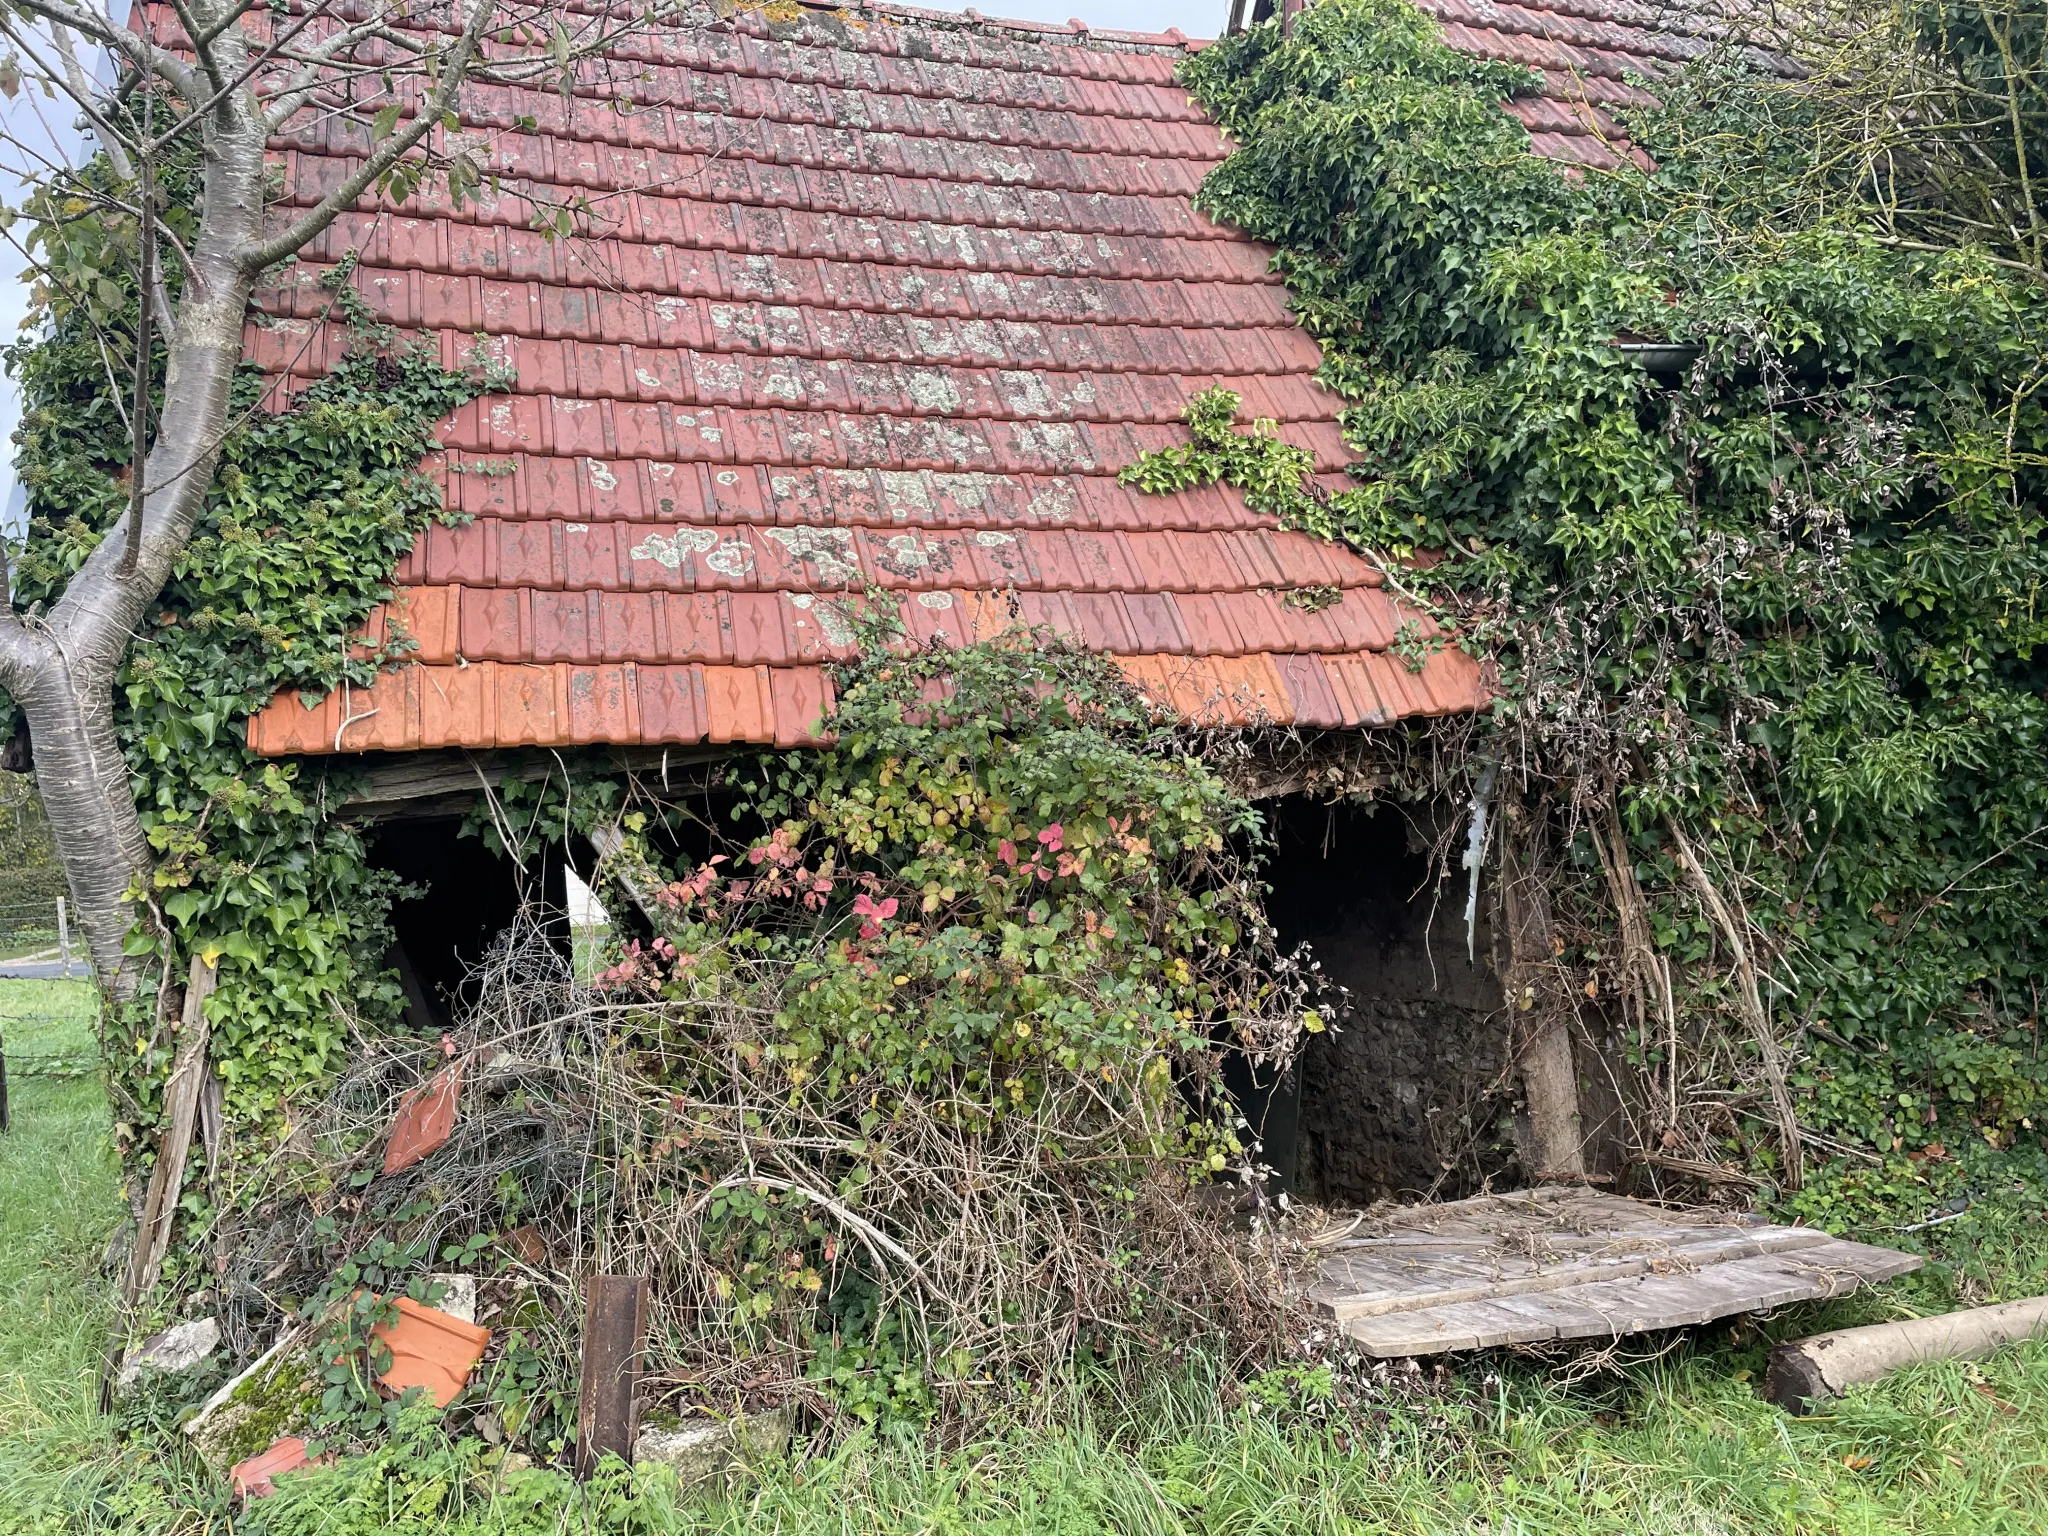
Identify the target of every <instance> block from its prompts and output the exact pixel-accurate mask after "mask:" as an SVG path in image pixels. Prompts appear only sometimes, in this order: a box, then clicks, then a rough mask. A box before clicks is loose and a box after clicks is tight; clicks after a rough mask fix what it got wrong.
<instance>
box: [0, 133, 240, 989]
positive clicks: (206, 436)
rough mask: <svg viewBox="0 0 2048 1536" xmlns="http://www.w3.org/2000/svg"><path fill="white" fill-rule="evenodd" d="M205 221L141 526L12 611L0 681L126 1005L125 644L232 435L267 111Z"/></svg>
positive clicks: (222, 178) (224, 161) (135, 872)
mask: <svg viewBox="0 0 2048 1536" xmlns="http://www.w3.org/2000/svg"><path fill="white" fill-rule="evenodd" d="M204 197H205V207H206V213H207V218H206V223H205V225H204V228H203V230H202V233H201V235H200V238H199V240H198V241H197V243H196V244H195V246H194V247H193V250H192V262H191V266H190V268H189V269H188V271H187V275H186V280H185V291H184V293H183V294H182V295H181V296H180V299H179V302H178V312H177V316H176V319H175V320H174V321H173V322H172V323H171V326H170V334H169V345H168V347H167V351H168V354H169V367H168V369H167V371H166V374H165V379H164V401H163V410H162V412H161V414H160V416H159V417H158V420H157V430H156V438H155V442H154V444H153V445H152V447H151V449H150V451H149V454H148V456H147V458H146V459H145V460H144V462H143V465H142V468H141V474H142V477H143V479H142V483H143V485H144V487H145V488H146V491H147V494H146V495H145V497H144V501H143V517H142V527H143V535H142V537H141V538H140V539H139V540H136V541H134V543H133V548H132V554H133V558H132V559H130V555H131V541H130V538H129V520H128V518H127V516H126V514H124V515H123V516H122V517H121V518H120V519H119V520H118V521H117V522H116V523H115V524H114V526H113V528H112V529H111V530H109V532H108V533H107V536H106V537H105V538H104V539H102V540H101V541H100V544H99V547H98V548H96V549H95V550H94V551H93V552H92V554H91V555H90V556H89V557H88V558H87V559H86V561H85V564H84V565H83V566H82V567H80V569H79V570H78V572H77V574H76V575H74V576H73V577H72V578H71V580H70V582H69V583H68V584H67V585H66V587H65V589H64V595H63V596H62V597H61V598H59V599H58V600H57V602H56V603H55V604H53V605H52V606H51V608H50V610H49V612H48V613H47V614H45V615H43V616H42V617H41V618H39V619H37V620H35V621H32V622H28V623H25V622H23V621H22V620H20V619H18V618H16V617H14V616H13V615H12V614H11V613H8V614H4V615H0V684H4V685H5V686H6V688H7V691H8V692H9V693H10V694H11V695H13V697H14V699H15V701H16V703H17V704H18V705H19V706H20V708H21V710H22V713H23V714H24V715H26V716H27V717H28V726H29V741H30V748H31V751H32V753H33V757H34V762H35V771H36V783H37V787H38V789H39V790H40V791H41V793H42V797H43V804H44V807H45V808H46V810H47V811H48V812H49V822H50V832H51V835H52V837H53V838H54V839H55V841H56V844H57V854H58V857H59V858H60V859H61V860H62V862H63V864H64V870H65V874H66V876H67V878H68V879H69V881H70V885H71V897H72V901H73V904H74V905H75V906H76V907H77V909H78V919H79V923H80V926H81V927H82V928H83V929H84V930H85V936H86V942H87V943H88V944H89V945H90V946H91V949H92V959H93V968H94V970H95V971H96V972H97V974H98V976H99V981H100V985H101V987H102V989H103V990H104V991H105V993H106V995H107V997H108V999H109V1000H110V1001H113V1002H124V1001H126V1000H128V999H129V998H131V997H133V996H134V995H135V991H136V987H137V984H138V982H139V980H140V978H141V970H140V968H139V967H138V966H137V965H136V964H135V962H134V961H133V960H132V959H131V958H130V957H128V956H126V955H124V954H123V952H122V951H123V941H124V940H125V939H126V937H127V934H128V932H129V930H130V928H132V927H133V926H134V921H135V912H136V908H135V904H134V903H133V902H131V901H130V900H128V892H129V891H130V889H131V888H133V887H134V886H135V885H136V884H137V883H138V882H139V881H141V880H144V879H146V878H147V876H148V873H149V870H150V868H151V866H152V860H151V858H150V851H149V841H148V838H147V836H146V835H145V834H144V832H143V829H142V820H141V817H140V816H139V815H138V814H137V811H136V806H135V795H134V790H133V788H132V786H131V784H130V782H129V776H128V766H127V763H126V761H125V760H124V759H123V757H122V754H121V749H120V744H119V741H118V738H117V737H116V735H115V730H114V680H115V676H116V674H117V673H118V671H119V669H120V665H121V658H122V656H123V654H124V653H125V652H126V651H127V648H128V641H129V639H130V637H131V636H132V635H133V634H134V633H135V631H136V629H137V627H138V626H139V625H140V624H141V623H142V622H143V620H144V618H145V616H146V615H147V614H148V612H149V608H150V604H152V603H153V602H155V601H156V599H157V596H158V594H159V593H160V592H162V590H163V587H164V583H165V582H166V581H168V580H169V579H170V576H171V573H172V570H173V569H174V567H175V566H176V564H177V560H178V556H179V555H180V554H181V553H182V552H183V551H184V548H185V546H186V544H187V543H188V542H189V541H190V540H191V537H192V530H193V528H194V527H195V526H196V525H197V523H198V521H199V517H200V514H201V513H202V512H203V511H204V510H205V506H206V497H207V492H208V489H209V487H210V486H211V484H212V481H213V469H214V465H215V463H216V462H217V461H218V459H219V457H220V448H221V443H222V440H223V439H224V438H225V437H226V435H227V432H228V430H229V421H228V409H229V404H230V399H231V390H232V387H233V384H234V377H235V368H236V366H237V365H238V364H239V363H240V362H241V357H242V317H243V314H244V312H245V310H246V309H247V307H248V303H249V294H250V291H251V289H252V287H253V286H254V282H253V279H254V274H253V273H249V272H246V271H245V270H244V261H245V255H244V253H245V252H246V251H247V249H248V248H249V246H250V245H252V244H253V243H254V242H255V240H256V239H257V238H258V237H259V236H260V234H261V233H262V226H263V137H262V132H261V127H260V124H259V123H257V122H254V121H250V122H246V123H242V124H239V125H237V129H236V131H235V132H232V133H225V132H222V133H216V134H215V135H213V136H211V142H209V144H208V153H207V168H206V178H205V193H204Z"/></svg>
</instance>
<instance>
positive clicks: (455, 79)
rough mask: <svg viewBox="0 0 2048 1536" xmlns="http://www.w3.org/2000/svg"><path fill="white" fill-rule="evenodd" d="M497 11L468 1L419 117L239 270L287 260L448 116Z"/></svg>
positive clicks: (486, 1) (485, 2)
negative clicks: (464, 18) (457, 35)
mask: <svg viewBox="0 0 2048 1536" xmlns="http://www.w3.org/2000/svg"><path fill="white" fill-rule="evenodd" d="M495 11H496V6H495V5H494V4H493V0H470V3H469V17H468V20H467V22H466V23H465V25H464V27H463V29H462V36H461V38H460V39H459V40H458V41H457V43H456V45H455V48H454V51H453V52H452V53H451V54H450V55H449V57H448V58H447V59H446V60H444V61H443V62H442V64H441V77H440V80H439V81H438V82H437V83H436V84H435V87H434V90H433V93H432V95H430V96H429V97H428V98H427V100H426V102H424V103H423V104H422V105H421V107H420V109H419V112H418V114H417V115H416V116H415V117H414V118H413V120H412V122H411V123H410V124H409V125H407V126H406V127H405V128H404V129H402V130H399V131H397V132H394V133H393V134H392V136H391V137H390V138H388V139H386V140H385V141H384V143H383V144H381V145H379V146H378V147H377V148H376V149H375V150H374V151H372V152H371V154H370V155H369V157H368V158H367V159H365V160H364V161H363V163H362V164H361V165H360V166H358V167H357V168H356V170H355V171H354V172H353V173H352V174H351V175H349V176H348V177H347V178H346V179H345V180H343V182H342V183H341V185H340V186H338V187H336V188H335V189H334V190H333V191H332V192H330V193H328V194H327V196H325V197H323V198H322V199H321V200H320V201H319V202H318V203H316V204H315V205H314V206H313V207H312V208H311V209H310V210H308V211H307V212H306V213H305V214H304V215H303V216H301V217H300V218H299V219H298V220H297V221H296V222H294V223H293V224H291V225H290V226H289V227H288V228H286V229H285V230H284V232H283V233H281V234H279V235H277V236H275V237H274V238H272V239H270V240H268V241H265V242H264V243H262V244H261V245H258V246H257V247H255V248H254V249H253V250H251V251H249V252H247V253H246V254H245V255H244V257H243V270H244V271H246V272H249V273H251V274H253V273H257V272H261V271H262V270H263V269H264V268H266V267H271V266H275V265H276V264H277V263H278V262H280V261H283V260H284V259H285V258H286V257H287V256H290V255H293V254H294V253H296V252H297V251H298V250H300V249H301V248H302V247H303V246H304V245H305V244H306V243H307V242H308V241H309V240H311V239H312V238H313V237H314V236H315V235H317V234H319V233H320V232H321V231H322V230H323V229H325V228H327V226H328V225H330V224H332V223H333V222H334V220H335V218H336V217H337V216H338V215H339V214H340V213H341V211H342V210H343V209H345V208H348V207H350V206H351V205H352V204H353V203H354V202H355V200H356V199H357V198H359V197H361V196H362V195H363V192H364V190H365V189H366V188H368V187H369V186H370V185H371V184H372V183H373V182H375V181H376V180H377V179H378V178H379V177H381V176H383V175H384V174H385V172H387V171H389V170H390V169H391V168H392V167H393V166H395V165H397V164H398V162H399V161H400V160H402V159H404V158H405V156H406V155H407V154H409V153H411V151H412V150H413V149H414V148H416V147H417V146H418V144H419V143H420V141H421V140H422V139H424V138H425V137H426V136H427V135H428V134H429V133H431V132H432V131H433V129H434V125H435V124H436V123H438V122H440V120H441V118H442V115H443V114H444V113H447V112H448V111H450V110H451V109H452V108H453V107H454V105H455V102H456V99H457V97H458V96H459V95H460V94H461V90H462V86H463V84H464V82H465V80H466V79H467V78H468V71H469V66H470V63H471V61H472V60H473V59H474V58H475V57H476V54H477V49H478V48H479V46H481V44H482V42H483V36H484V32H485V30H486V28H487V27H488V26H489V23H490V20H491V17H492V15H493V14H494V13H495Z"/></svg>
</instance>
